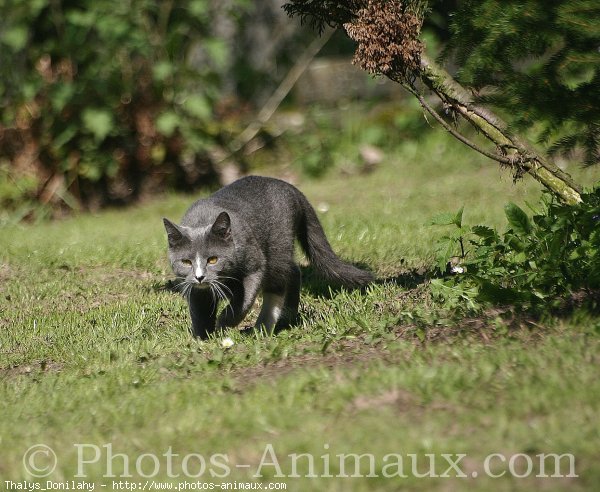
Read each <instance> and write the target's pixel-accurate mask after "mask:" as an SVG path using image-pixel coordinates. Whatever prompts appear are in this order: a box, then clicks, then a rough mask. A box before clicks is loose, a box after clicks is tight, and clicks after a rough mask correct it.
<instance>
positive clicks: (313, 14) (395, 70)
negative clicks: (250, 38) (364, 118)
mask: <svg viewBox="0 0 600 492" xmlns="http://www.w3.org/2000/svg"><path fill="white" fill-rule="evenodd" d="M424 8H425V7H424V3H423V2H421V1H420V0H404V1H400V0H290V2H288V3H287V4H286V5H284V9H285V10H286V12H287V13H288V15H299V16H300V18H301V19H302V20H303V21H306V20H308V21H309V22H311V23H312V24H313V25H315V27H317V28H319V29H323V26H324V25H325V24H327V25H330V26H334V27H343V28H344V29H345V30H346V32H347V34H348V36H349V37H350V38H351V39H353V40H354V41H356V42H357V43H358V47H357V48H356V52H355V55H354V63H355V64H357V65H359V66H360V67H361V68H363V69H364V70H366V71H368V72H370V73H372V74H377V75H385V76H387V77H389V78H390V79H392V80H395V81H398V82H402V81H403V80H405V79H406V78H407V77H409V76H410V75H411V74H413V73H415V72H417V71H418V70H419V66H420V61H421V53H422V51H423V43H422V42H421V41H420V40H419V35H420V33H421V26H422V23H423V13H424Z"/></svg>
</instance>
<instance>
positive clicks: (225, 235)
mask: <svg viewBox="0 0 600 492" xmlns="http://www.w3.org/2000/svg"><path fill="white" fill-rule="evenodd" d="M210 232H212V233H213V234H214V235H215V236H217V237H220V238H221V239H226V240H229V239H230V238H231V219H230V218H229V214H228V213H227V212H221V213H220V214H219V216H218V217H217V220H215V223H214V224H213V225H212V227H211V229H210Z"/></svg>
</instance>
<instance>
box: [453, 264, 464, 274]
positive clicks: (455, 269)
mask: <svg viewBox="0 0 600 492" xmlns="http://www.w3.org/2000/svg"><path fill="white" fill-rule="evenodd" d="M450 271H451V272H452V273H465V269H464V268H463V267H461V266H460V265H454V266H453V267H452V268H451V269H450Z"/></svg>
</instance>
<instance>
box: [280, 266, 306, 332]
mask: <svg viewBox="0 0 600 492" xmlns="http://www.w3.org/2000/svg"><path fill="white" fill-rule="evenodd" d="M301 283H302V274H301V273H300V268H299V267H298V265H296V264H294V265H292V268H291V269H290V273H289V276H288V282H287V284H286V287H285V301H284V304H283V312H282V313H281V317H280V318H279V320H278V322H277V325H276V326H275V329H276V330H281V329H283V328H287V327H289V326H292V325H294V324H296V323H297V322H298V306H299V305H300V285H301Z"/></svg>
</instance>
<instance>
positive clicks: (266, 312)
mask: <svg viewBox="0 0 600 492" xmlns="http://www.w3.org/2000/svg"><path fill="white" fill-rule="evenodd" d="M163 221H164V224H165V228H166V230H167V236H168V241H169V260H170V262H171V265H172V267H173V271H174V272H175V274H176V276H177V278H178V282H179V283H178V288H179V289H180V290H181V292H183V294H184V296H185V298H186V299H187V301H188V304H189V308H190V314H191V318H192V333H193V334H194V335H196V336H198V337H202V338H204V337H206V336H207V335H208V334H209V333H211V332H212V331H214V329H215V327H217V326H218V327H226V326H235V325H237V324H239V323H240V322H241V321H242V320H243V319H244V317H245V316H246V314H247V313H248V311H249V309H250V308H251V307H252V305H253V304H254V301H255V299H256V296H257V294H258V293H259V292H261V291H262V294H263V307H262V310H261V312H260V314H259V317H258V321H257V326H262V327H264V328H266V330H267V331H268V332H272V331H273V329H274V328H276V327H277V328H279V327H283V326H286V325H289V324H290V323H293V322H294V320H295V318H296V315H297V313H298V303H299V300H300V269H299V268H298V265H297V264H296V263H295V261H294V240H295V239H297V240H298V241H299V242H300V245H301V247H302V249H303V250H304V252H305V253H306V255H307V256H308V258H309V259H310V261H311V263H312V264H313V265H314V267H315V268H316V270H317V271H318V272H319V273H320V274H321V276H323V277H324V278H325V279H326V280H328V281H332V282H335V283H338V284H341V285H343V286H347V287H360V286H363V285H366V284H367V283H369V282H370V281H372V280H373V276H372V275H371V274H370V273H369V272H366V271H364V270H361V269H359V268H356V267H355V266H352V265H350V264H348V263H345V262H343V261H341V260H340V259H339V258H338V257H337V256H336V254H335V253H334V252H333V250H332V249H331V246H330V245H329V242H328V241H327V238H326V237H325V233H324V232H323V228H322V227H321V224H320V223H319V219H318V218H317V214H316V213H315V211H314V209H313V208H312V207H311V205H310V203H308V200H307V199H306V197H305V196H304V195H303V194H302V193H301V192H300V191H299V190H298V189H296V188H295V187H294V186H292V185H290V184H288V183H286V182H284V181H281V180H278V179H274V178H264V177H259V176H248V177H246V178H242V179H240V180H238V181H236V182H234V183H232V184H231V185H229V186H226V187H225V188H222V189H221V190H219V191H217V192H216V193H215V194H214V195H212V196H210V197H209V198H206V199H202V200H198V201H197V202H195V203H194V204H193V205H192V206H191V207H190V208H189V209H188V211H187V212H186V213H185V215H184V216H183V219H182V221H181V224H180V225H176V224H174V223H173V222H171V221H169V220H168V219H163ZM213 257H214V258H217V261H216V263H214V264H210V263H209V262H208V260H209V259H210V258H213ZM212 261H214V259H213V260H212ZM188 262H191V263H192V264H191V265H189V264H188ZM219 300H222V301H226V302H228V306H227V307H226V308H225V309H224V310H223V312H222V313H221V314H220V316H219V319H218V320H217V317H216V313H217V305H218V302H219Z"/></svg>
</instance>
